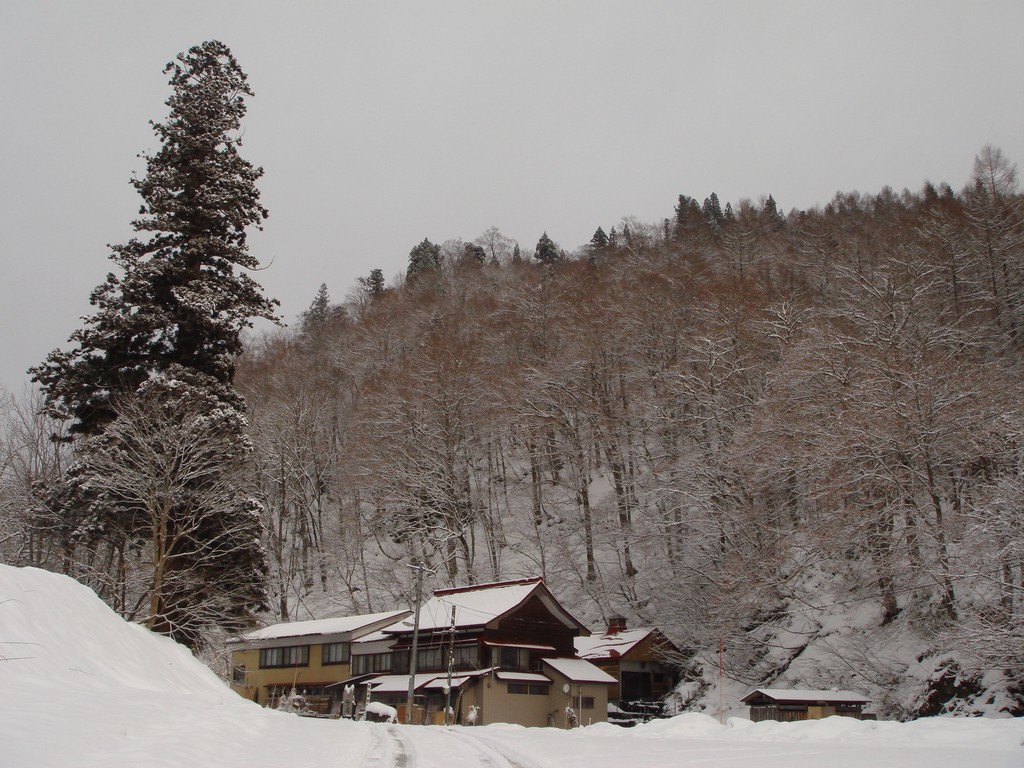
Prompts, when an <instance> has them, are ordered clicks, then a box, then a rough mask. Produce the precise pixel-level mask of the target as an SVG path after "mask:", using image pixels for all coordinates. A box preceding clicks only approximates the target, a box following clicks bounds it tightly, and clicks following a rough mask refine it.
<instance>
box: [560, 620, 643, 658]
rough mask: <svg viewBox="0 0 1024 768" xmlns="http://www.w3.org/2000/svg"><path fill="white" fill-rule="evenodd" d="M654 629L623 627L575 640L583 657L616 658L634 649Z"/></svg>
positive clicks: (577, 648)
mask: <svg viewBox="0 0 1024 768" xmlns="http://www.w3.org/2000/svg"><path fill="white" fill-rule="evenodd" d="M654 631H655V630H654V627H642V628H637V629H623V630H621V631H619V632H615V633H613V634H608V633H604V634H601V635H591V636H590V637H577V638H576V639H575V640H574V641H573V642H574V643H575V645H576V655H577V656H579V657H580V658H581V659H616V658H618V657H620V656H625V655H626V654H627V653H629V652H630V651H632V650H633V649H634V648H636V646H637V645H639V644H640V643H641V642H642V641H643V640H645V639H646V638H647V637H648V636H649V635H650V634H651V633H652V632H654Z"/></svg>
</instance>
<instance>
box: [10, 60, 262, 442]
mask: <svg viewBox="0 0 1024 768" xmlns="http://www.w3.org/2000/svg"><path fill="white" fill-rule="evenodd" d="M164 72H165V73H170V75H171V78H170V85H171V87H172V88H173V93H172V95H171V97H170V98H169V99H168V100H167V102H166V103H167V106H169V107H170V114H169V115H168V117H167V119H166V120H165V121H164V122H162V123H153V124H152V125H153V130H154V132H155V133H156V135H157V137H158V138H159V139H160V142H161V147H160V149H159V151H158V152H157V153H156V154H154V155H148V154H147V155H143V157H145V159H146V174H145V176H143V177H142V178H135V179H132V181H131V183H132V185H133V186H134V187H135V189H136V190H137V191H138V192H139V194H140V195H141V196H142V200H143V204H142V207H141V209H140V212H139V213H140V215H139V218H138V219H136V220H135V221H133V222H132V227H133V229H134V230H135V231H136V232H145V233H150V234H149V236H147V237H144V238H142V239H139V238H132V239H131V240H129V241H128V242H127V243H124V244H123V245H117V246H113V247H112V250H113V253H112V254H111V256H110V258H111V260H112V261H113V262H114V263H115V264H116V265H117V266H118V268H119V269H120V270H121V272H122V273H123V275H122V276H121V277H118V276H117V275H115V274H113V273H111V274H108V275H107V279H106V280H105V281H104V282H103V283H102V284H101V285H99V286H98V287H97V288H96V289H95V290H94V291H93V292H92V295H91V297H90V302H91V303H92V305H93V306H95V307H97V308H98V309H97V311H96V312H95V313H94V314H93V315H91V316H89V317H87V318H86V327H84V328H81V329H79V330H77V331H75V332H74V333H73V334H72V335H71V337H70V341H72V342H77V344H78V347H77V348H76V349H73V350H71V351H67V352H65V351H60V350H55V351H54V352H52V353H51V354H50V355H49V357H47V359H46V362H44V363H43V364H42V365H39V366H37V367H35V368H33V369H31V370H30V373H31V374H32V375H33V380H34V381H37V382H39V384H40V385H41V386H42V389H43V391H44V392H45V394H46V406H47V411H48V413H49V414H50V415H51V416H54V417H56V418H58V419H62V420H68V419H73V420H74V421H73V423H72V425H71V431H72V432H80V433H84V434H97V433H99V432H101V431H102V430H103V427H104V425H105V424H106V423H108V422H109V421H110V420H111V419H113V418H114V417H115V415H116V412H115V409H114V407H113V400H114V399H116V398H117V397H118V396H120V395H123V394H126V393H132V392H134V391H135V390H136V389H137V388H138V387H139V385H140V384H142V383H143V382H144V381H146V380H147V379H148V378H149V377H150V376H152V375H153V374H155V373H158V372H162V371H166V370H167V369H168V368H169V367H170V366H172V365H179V366H181V367H183V368H185V369H189V370H194V371H196V372H198V373H201V374H204V375H206V376H209V377H211V379H212V380H213V381H215V382H217V383H218V384H219V385H221V387H222V389H221V392H220V395H221V396H222V397H223V398H224V399H226V400H233V399H234V398H233V396H232V394H231V390H230V385H231V383H232V380H233V377H234V363H233V358H234V356H235V355H237V354H238V353H239V352H240V351H241V349H242V342H241V331H242V329H243V328H245V327H248V326H251V324H252V319H253V318H255V317H262V318H267V319H274V320H276V317H275V312H274V307H275V305H276V304H277V302H276V301H274V300H272V299H268V298H266V297H265V296H264V295H263V292H262V288H261V287H260V286H259V285H258V284H257V283H256V282H255V281H254V280H252V279H251V278H250V277H249V276H248V275H247V274H245V273H244V272H239V271H238V270H245V269H254V268H256V267H258V266H259V263H258V262H257V260H256V259H255V258H254V257H253V256H251V255H250V254H249V250H248V244H247V242H246V228H247V227H249V226H255V227H257V228H260V225H261V223H262V221H263V220H264V219H265V218H266V217H267V211H266V209H265V208H263V206H261V205H260V202H259V199H260V193H259V190H258V189H257V188H256V181H257V180H258V179H259V178H260V177H261V176H262V175H263V169H262V168H255V167H253V166H252V165H251V164H250V163H249V162H248V161H247V160H245V159H244V158H242V157H241V156H240V155H239V153H238V147H239V146H240V145H241V137H240V133H239V132H240V128H241V120H242V117H243V116H244V115H245V112H246V104H245V98H244V97H246V96H252V95H253V94H252V90H251V89H250V87H249V84H248V78H247V77H246V75H245V73H244V72H243V71H242V69H241V68H240V67H239V65H238V62H237V61H236V60H235V58H234V56H233V55H232V54H231V51H230V50H228V48H227V46H225V45H224V44H223V43H220V42H217V41H210V42H206V43H203V44H202V45H197V46H194V47H193V48H191V49H189V51H188V52H187V53H183V54H179V55H178V57H177V58H176V60H175V61H173V62H171V63H170V64H168V65H167V66H166V67H165V68H164Z"/></svg>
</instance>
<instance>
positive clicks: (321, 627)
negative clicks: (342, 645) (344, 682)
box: [231, 609, 410, 646]
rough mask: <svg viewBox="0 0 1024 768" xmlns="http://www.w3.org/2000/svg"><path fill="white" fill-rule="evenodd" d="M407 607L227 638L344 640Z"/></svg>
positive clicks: (391, 618) (237, 640)
mask: <svg viewBox="0 0 1024 768" xmlns="http://www.w3.org/2000/svg"><path fill="white" fill-rule="evenodd" d="M409 613H410V611H408V610H405V609H403V610H398V611H386V612H384V613H367V614H363V615H361V616H336V617H334V618H331V619H311V620H309V621H286V622H282V623H280V624H271V625H270V626H269V627H263V628H262V629H256V630H253V631H252V632H246V633H245V634H244V635H241V636H240V637H237V638H233V639H232V640H231V642H234V643H240V644H242V645H253V646H256V645H263V644H267V643H273V642H274V641H278V640H294V639H297V638H302V639H304V640H308V641H310V642H324V641H325V640H327V639H332V640H338V641H345V640H351V639H353V638H356V637H360V636H362V635H365V634H368V633H369V632H373V631H375V630H377V629H380V628H381V627H386V626H388V625H389V624H393V623H395V621H397V620H399V619H401V618H402V617H403V616H407V615H409Z"/></svg>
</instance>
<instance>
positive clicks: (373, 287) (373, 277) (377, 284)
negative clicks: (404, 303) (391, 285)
mask: <svg viewBox="0 0 1024 768" xmlns="http://www.w3.org/2000/svg"><path fill="white" fill-rule="evenodd" d="M366 290H368V291H369V292H370V294H371V295H373V296H376V295H378V294H381V293H384V272H383V271H382V270H380V269H371V270H370V275H369V277H367V278H366Z"/></svg>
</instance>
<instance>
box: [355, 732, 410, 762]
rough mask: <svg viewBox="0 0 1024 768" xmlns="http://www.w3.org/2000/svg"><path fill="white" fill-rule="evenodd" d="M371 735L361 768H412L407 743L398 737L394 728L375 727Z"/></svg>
mask: <svg viewBox="0 0 1024 768" xmlns="http://www.w3.org/2000/svg"><path fill="white" fill-rule="evenodd" d="M372 734H373V735H372V737H371V742H370V748H369V750H367V753H366V758H365V759H364V760H363V763H362V768H414V766H415V763H414V762H410V760H409V750H408V749H407V742H406V741H405V739H403V738H401V737H400V736H399V735H398V732H397V730H396V728H395V726H393V725H389V726H386V727H385V726H376V727H374V728H373V730H372Z"/></svg>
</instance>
